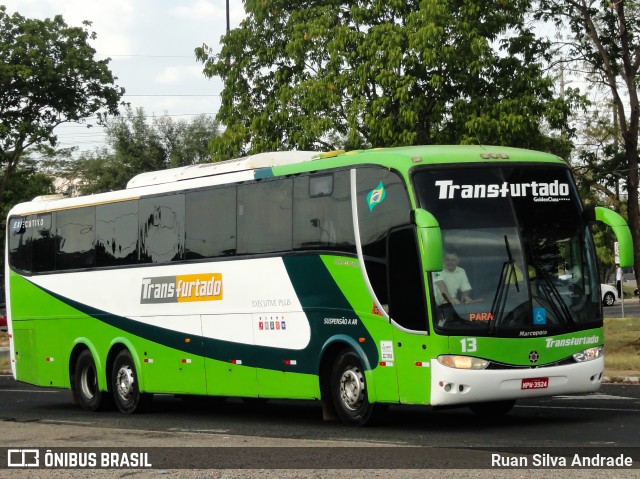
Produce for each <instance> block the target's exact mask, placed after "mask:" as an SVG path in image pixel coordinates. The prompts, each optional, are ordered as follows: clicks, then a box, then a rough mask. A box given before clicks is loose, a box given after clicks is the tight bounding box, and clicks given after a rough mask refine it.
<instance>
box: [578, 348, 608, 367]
mask: <svg viewBox="0 0 640 479" xmlns="http://www.w3.org/2000/svg"><path fill="white" fill-rule="evenodd" d="M603 354H604V346H596V347H595V348H589V349H585V350H584V351H580V352H579V353H576V354H574V355H573V359H574V360H575V361H576V362H577V363H584V362H585V361H593V360H594V359H598V358H600V357H602V355H603Z"/></svg>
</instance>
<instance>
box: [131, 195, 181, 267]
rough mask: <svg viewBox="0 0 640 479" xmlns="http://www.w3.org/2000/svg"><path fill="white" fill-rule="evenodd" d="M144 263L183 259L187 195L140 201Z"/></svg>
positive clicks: (141, 241) (142, 257)
mask: <svg viewBox="0 0 640 479" xmlns="http://www.w3.org/2000/svg"><path fill="white" fill-rule="evenodd" d="M139 212H140V217H139V231H140V234H139V238H140V262H141V263H165V262H169V261H180V260H181V259H183V257H184V195H183V194H179V195H169V196H158V197H154V198H143V199H141V200H140V202H139Z"/></svg>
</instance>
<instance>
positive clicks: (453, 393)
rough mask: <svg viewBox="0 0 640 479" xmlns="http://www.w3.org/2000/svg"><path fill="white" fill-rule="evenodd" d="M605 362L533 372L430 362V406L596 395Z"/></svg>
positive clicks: (598, 360) (595, 361)
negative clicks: (453, 365) (590, 393)
mask: <svg viewBox="0 0 640 479" xmlns="http://www.w3.org/2000/svg"><path fill="white" fill-rule="evenodd" d="M603 371H604V358H602V357H601V358H598V359H594V360H593V361H586V362H583V363H576V364H570V365H565V366H552V367H548V368H544V367H542V368H536V369H504V370H500V369H490V370H487V369H483V370H468V369H454V368H450V367H447V366H443V365H442V364H440V363H439V362H438V361H437V360H436V359H434V360H432V361H431V405H432V406H445V405H455V404H468V403H477V402H488V401H503V400H510V399H524V398H531V397H542V396H553V395H557V394H578V393H588V392H593V391H597V390H598V389H599V388H600V384H601V381H602V372H603Z"/></svg>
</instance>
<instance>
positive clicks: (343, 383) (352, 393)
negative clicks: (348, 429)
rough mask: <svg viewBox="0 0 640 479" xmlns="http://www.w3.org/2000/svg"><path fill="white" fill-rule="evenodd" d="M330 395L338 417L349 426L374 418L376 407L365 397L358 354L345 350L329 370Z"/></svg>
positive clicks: (364, 384)
mask: <svg viewBox="0 0 640 479" xmlns="http://www.w3.org/2000/svg"><path fill="white" fill-rule="evenodd" d="M331 396H332V398H333V404H334V406H335V408H336V412H337V414H338V416H339V417H340V419H341V420H342V421H343V422H344V423H345V424H347V425H349V426H364V425H365V424H367V423H369V422H370V421H372V420H373V419H374V416H376V414H375V413H376V412H377V409H378V408H377V407H376V405H375V404H371V403H370V402H369V399H368V397H367V381H366V378H365V375H364V368H363V367H362V362H361V361H360V358H359V357H358V355H357V354H356V353H355V352H354V351H352V350H345V351H343V352H342V353H340V355H339V356H338V358H337V359H336V361H335V363H334V364H333V369H332V372H331Z"/></svg>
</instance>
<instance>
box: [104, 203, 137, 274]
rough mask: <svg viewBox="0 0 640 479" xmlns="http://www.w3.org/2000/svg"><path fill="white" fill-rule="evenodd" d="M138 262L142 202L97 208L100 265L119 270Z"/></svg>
mask: <svg viewBox="0 0 640 479" xmlns="http://www.w3.org/2000/svg"><path fill="white" fill-rule="evenodd" d="M137 261H138V202H137V201H123V202H121V203H111V204H107V205H100V206H98V207H96V264H97V265H98V266H117V265H124V264H135V263H137Z"/></svg>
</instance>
